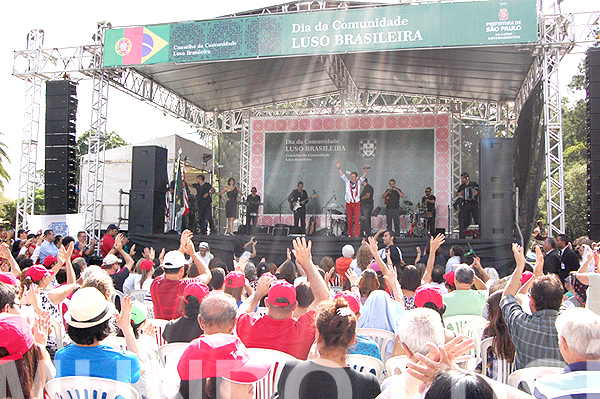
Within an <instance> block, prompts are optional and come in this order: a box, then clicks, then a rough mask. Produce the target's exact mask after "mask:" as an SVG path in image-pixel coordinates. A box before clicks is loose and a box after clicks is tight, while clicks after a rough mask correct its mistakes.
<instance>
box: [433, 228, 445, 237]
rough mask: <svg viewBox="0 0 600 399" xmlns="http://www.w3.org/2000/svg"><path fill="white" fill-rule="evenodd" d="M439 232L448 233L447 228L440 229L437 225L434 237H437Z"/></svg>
mask: <svg viewBox="0 0 600 399" xmlns="http://www.w3.org/2000/svg"><path fill="white" fill-rule="evenodd" d="M438 234H446V229H444V228H441V229H439V228H437V227H436V229H435V236H434V237H437V235H438Z"/></svg>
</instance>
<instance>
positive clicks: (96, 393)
mask: <svg viewBox="0 0 600 399" xmlns="http://www.w3.org/2000/svg"><path fill="white" fill-rule="evenodd" d="M46 391H47V392H48V394H49V395H50V397H51V398H53V399H60V398H103V399H116V398H121V399H139V397H140V394H139V393H138V391H136V390H135V388H133V387H132V386H131V385H129V384H126V383H124V382H120V381H116V380H109V379H106V378H97V377H63V378H55V379H53V380H50V381H48V382H47V383H46Z"/></svg>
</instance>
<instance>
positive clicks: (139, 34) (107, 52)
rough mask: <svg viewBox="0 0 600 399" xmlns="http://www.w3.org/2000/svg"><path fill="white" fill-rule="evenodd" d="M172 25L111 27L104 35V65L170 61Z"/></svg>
mask: <svg viewBox="0 0 600 399" xmlns="http://www.w3.org/2000/svg"><path fill="white" fill-rule="evenodd" d="M170 29H171V28H170V25H156V26H149V27H136V28H122V29H109V30H107V31H106V34H105V37H104V63H103V66H104V67H111V66H123V65H142V64H157V63H161V62H168V61H169V32H170Z"/></svg>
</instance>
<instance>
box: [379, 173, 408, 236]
mask: <svg viewBox="0 0 600 399" xmlns="http://www.w3.org/2000/svg"><path fill="white" fill-rule="evenodd" d="M381 197H382V198H384V199H385V218H386V221H387V229H388V230H389V231H393V232H394V233H395V235H397V234H398V233H399V232H400V198H404V193H403V192H402V190H400V189H399V188H398V187H396V180H394V179H390V187H389V188H388V189H387V190H386V191H385V193H383V195H382V196H381Z"/></svg>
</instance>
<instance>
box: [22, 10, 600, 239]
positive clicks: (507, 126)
mask: <svg viewBox="0 0 600 399" xmlns="http://www.w3.org/2000/svg"><path fill="white" fill-rule="evenodd" d="M429 2H431V3H435V2H439V1H438V0H433V1H400V3H403V4H409V3H410V4H413V3H429ZM386 5H389V4H385V3H379V4H375V3H355V2H343V1H337V2H333V1H301V2H295V3H288V4H285V5H281V6H274V7H270V8H267V9H261V10H254V11H248V12H245V13H237V14H233V15H232V16H244V15H252V14H260V13H272V14H276V13H289V12H306V11H320V10H328V9H340V8H342V9H344V8H354V7H356V8H360V7H365V6H371V7H373V6H386ZM539 8H540V10H541V12H540V17H539V23H540V29H539V32H540V42H539V43H538V44H535V45H522V46H521V48H520V49H521V50H522V51H523V53H525V54H532V55H534V57H533V58H532V63H531V65H530V66H529V71H528V73H527V74H526V76H525V78H524V80H523V81H522V82H521V85H520V87H519V88H518V89H515V90H513V89H511V90H513V91H514V92H515V97H514V102H513V101H512V99H510V98H509V99H503V100H500V101H496V100H493V101H490V99H486V100H482V99H477V98H469V96H461V95H458V96H456V97H452V98H450V97H448V96H444V95H434V96H432V95H426V94H424V93H408V92H403V93H399V92H394V91H385V90H372V89H371V90H366V89H361V87H360V83H359V80H360V78H361V77H363V76H359V77H356V76H353V75H352V74H351V73H350V71H351V67H350V66H349V65H348V59H347V58H346V57H345V56H343V55H339V54H332V55H325V56H320V57H321V59H320V63H321V65H322V68H323V72H324V74H325V75H327V76H328V77H329V80H330V81H331V82H333V85H332V87H334V88H335V89H336V90H334V91H329V92H326V93H321V94H313V95H307V96H301V97H299V98H296V99H291V100H285V101H272V102H270V103H263V104H260V105H251V106H248V107H240V108H236V109H232V110H219V109H217V108H215V109H203V108H202V106H200V105H198V104H196V103H194V102H193V101H192V100H190V99H189V98H188V97H187V96H186V95H183V94H180V93H178V92H177V90H174V89H171V88H170V87H169V85H168V83H167V84H165V83H163V82H162V81H159V80H157V79H155V78H154V76H153V74H152V73H151V72H152V70H146V69H144V68H136V67H119V68H105V69H102V68H100V67H99V65H101V64H98V63H97V61H98V54H99V53H100V52H101V50H102V49H101V47H102V46H101V44H100V43H102V42H99V41H96V43H94V44H92V45H85V46H80V47H71V48H53V49H49V50H45V49H43V48H41V47H39V48H33V47H29V46H28V48H27V49H26V50H22V51H16V52H15V55H14V67H13V75H14V76H17V77H19V78H21V79H23V80H25V81H26V102H27V103H26V105H25V109H26V112H25V118H26V122H25V126H26V127H25V128H24V133H23V143H25V142H26V141H27V143H29V144H28V145H37V132H36V134H35V135H34V136H35V137H33V136H32V138H29V137H28V136H27V132H26V130H27V129H30V130H31V129H38V128H39V126H38V127H36V126H37V125H39V117H38V119H37V121H36V120H34V119H35V118H31V117H29V116H28V115H31V114H32V113H31V110H33V114H35V112H36V111H35V109H36V107H37V112H38V114H39V103H40V101H39V96H40V91H41V90H40V89H39V87H41V83H42V82H43V81H45V80H49V79H59V78H62V77H63V76H64V75H65V74H67V75H70V78H71V79H73V80H75V81H77V80H80V79H90V78H93V77H94V76H95V75H96V73H97V72H99V71H100V70H101V73H102V76H104V77H106V81H107V82H108V84H109V85H111V86H113V87H115V88H118V89H119V90H122V91H124V92H126V93H128V94H130V95H132V96H133V97H135V98H138V99H140V100H142V101H145V102H147V103H148V104H150V105H152V106H154V107H156V108H158V109H160V110H162V111H163V112H164V113H165V114H168V115H171V116H173V117H176V118H178V119H181V120H184V121H185V122H187V123H189V124H190V125H191V126H192V127H194V128H196V129H198V132H199V134H200V135H202V136H204V137H208V136H212V137H214V135H216V134H220V133H228V132H232V133H233V132H235V133H242V136H243V137H246V136H247V135H248V134H249V120H250V118H251V117H253V116H268V115H279V116H282V115H290V116H292V115H297V116H299V115H322V114H346V113H366V112H377V113H401V112H451V113H452V115H453V125H454V126H455V127H453V131H455V130H456V131H457V133H455V135H454V136H453V140H454V139H456V143H454V142H453V145H454V144H456V145H457V148H460V145H459V144H460V132H459V129H460V127H459V125H460V123H462V122H464V121H467V120H480V121H485V122H486V123H490V124H493V125H495V126H496V132H497V134H498V133H500V134H502V135H508V136H510V135H511V134H512V132H513V131H514V124H515V122H516V120H517V118H518V114H519V112H520V109H521V107H522V104H523V103H524V101H525V100H526V99H527V97H528V96H529V93H530V92H531V89H532V88H533V87H534V86H535V83H536V82H538V81H539V79H550V80H553V79H555V78H554V77H555V76H556V75H557V74H556V71H557V67H558V62H559V61H560V59H561V58H562V56H563V55H564V54H565V53H567V52H569V51H570V50H571V49H572V48H573V46H574V45H577V44H578V43H579V41H581V42H582V43H591V42H597V38H596V37H594V36H593V35H592V34H593V33H594V32H597V30H598V21H599V20H600V13H598V12H595V13H585V14H588V15H589V18H588V22H587V23H586V24H584V25H579V26H578V25H574V24H573V16H572V15H571V14H569V15H564V14H561V13H560V10H559V8H558V4H557V3H556V0H540V2H539ZM582 14H584V13H582ZM576 15H577V14H576ZM227 17H228V16H225V17H223V18H227ZM104 26H105V27H106V26H109V25H108V24H106V25H104ZM574 32H575V33H577V34H576V35H574V34H573V33H574ZM575 38H577V39H575ZM96 39H97V38H96ZM575 40H577V42H576V41H575ZM419 54H420V53H419ZM350 59H351V58H350ZM353 61H354V62H355V60H353ZM544 66H546V67H544ZM146 72H150V73H146ZM556 80H557V79H556ZM32 82H37V84H38V86H37V87H38V90H37V92H36V90H35V87H36V86H35V85H32V86H31V87H32V88H33V91H29V89H28V88H29V87H30V84H31V83H32ZM546 83H547V87H546V88H545V91H544V94H545V95H547V96H549V97H547V98H549V99H550V100H551V104H549V109H548V110H545V114H544V115H545V116H547V117H546V118H545V120H547V121H548V122H549V123H547V124H546V126H548V127H549V129H550V130H549V131H548V132H547V136H546V138H547V139H548V140H547V142H548V146H549V147H548V148H547V151H548V153H547V157H546V158H547V161H548V162H549V166H548V168H547V175H548V176H547V177H548V180H549V181H550V182H551V183H552V184H551V185H552V186H553V187H554V188H553V190H554V191H552V192H551V193H550V195H549V198H550V201H549V204H548V209H552V212H549V215H552V216H551V218H550V224H551V225H552V226H553V225H554V224H556V225H557V226H558V227H557V228H556V229H554V228H553V227H552V228H551V231H561V230H562V231H564V227H561V218H562V219H564V193H563V192H562V191H561V190H559V189H558V188H557V186H558V185H561V181H562V180H561V179H562V178H561V177H560V176H561V175H562V168H563V166H562V161H561V159H562V156H561V155H559V154H557V153H556V151H557V149H559V148H560V149H562V131H561V129H560V127H558V128H557V126H558V124H559V123H560V122H561V121H560V112H556V111H557V110H560V97H559V93H558V84H557V81H555V80H553V81H552V82H550V81H546ZM29 93H37V94H35V95H37V96H38V100H36V99H35V95H33V96H31V95H30V94H29ZM557 99H558V103H557V102H556V100H557ZM101 119H102V118H101ZM28 121H29V122H28ZM93 123H94V122H92V124H93ZM28 124H30V126H29V127H27V126H28ZM28 148H29V147H28ZM243 152H244V153H247V149H245V148H244V149H243ZM28 153H30V154H33V153H35V151H33V152H32V151H28ZM459 156H460V155H459V154H457V157H459ZM244 159H245V158H244V155H242V159H241V161H242V164H246V163H247V162H245V161H244ZM27 162H31V158H29V159H28V160H23V159H22V160H21V170H20V183H19V186H20V191H19V201H20V202H19V203H20V204H30V203H31V202H30V201H27V200H26V199H25V197H24V196H25V195H26V194H25V192H26V191H27V192H30V191H32V190H31V189H27V188H26V187H32V186H31V182H33V181H34V176H33V175H32V176H27V177H25V175H26V173H25V172H24V171H25V170H27V167H25V169H24V165H25V166H26V164H27ZM34 164H35V162H34ZM243 169H244V170H245V168H243ZM459 170H460V161H459V160H458V159H456V160H453V183H454V182H456V181H457V180H456V178H455V176H454V174H456V173H455V172H458V171H459ZM27 173H29V171H28V172H27ZM242 173H248V171H245V172H244V171H242ZM458 173H459V172H458ZM244 176H247V175H244ZM550 177H552V178H550ZM243 180H245V179H243ZM24 187H25V189H23V190H21V188H24ZM561 198H562V200H561ZM561 201H562V205H561ZM26 206H30V205H26ZM19 209H21V208H19ZM29 209H30V210H29ZM22 210H23V212H20V213H18V214H19V215H21V219H20V222H19V225H18V227H25V226H24V224H23V223H24V220H23V219H24V216H25V214H27V213H31V212H33V208H32V206H31V208H27V210H26V209H25V208H23V209H22Z"/></svg>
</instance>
